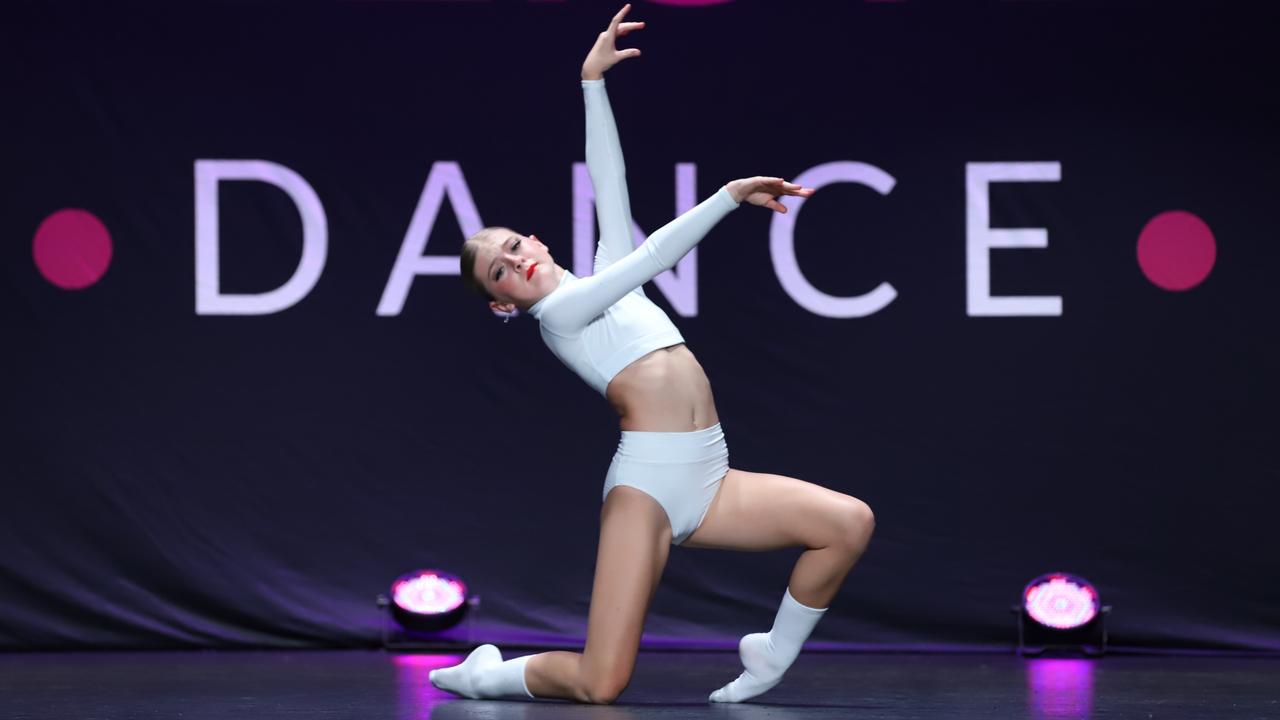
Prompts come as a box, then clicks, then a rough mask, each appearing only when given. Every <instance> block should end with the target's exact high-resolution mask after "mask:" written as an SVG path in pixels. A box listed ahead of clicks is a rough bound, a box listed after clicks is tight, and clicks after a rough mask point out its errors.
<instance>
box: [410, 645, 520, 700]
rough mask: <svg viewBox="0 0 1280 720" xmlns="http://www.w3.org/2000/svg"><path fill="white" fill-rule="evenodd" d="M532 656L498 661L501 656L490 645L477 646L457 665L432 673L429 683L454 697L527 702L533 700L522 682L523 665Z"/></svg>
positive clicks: (429, 676) (428, 676)
mask: <svg viewBox="0 0 1280 720" xmlns="http://www.w3.org/2000/svg"><path fill="white" fill-rule="evenodd" d="M531 657H533V656H532V655H524V656H522V657H518V658H515V659H514V660H508V661H506V662H503V661H502V653H501V652H499V651H498V648H496V647H494V646H493V645H481V646H480V647H478V648H476V649H475V650H472V651H471V654H470V655H468V656H467V659H466V660H463V661H462V664H460V665H454V666H453V667H451V668H440V669H439V670H432V671H431V673H430V674H428V675H427V678H428V679H429V680H431V684H432V685H434V686H436V687H437V688H439V689H441V690H444V691H446V692H451V693H453V694H454V695H461V696H463V697H469V698H472V699H473V700H481V699H485V700H488V699H509V700H527V699H529V698H531V697H533V693H531V692H529V686H528V685H526V684H525V682H524V666H525V665H527V664H528V662H529V658H531Z"/></svg>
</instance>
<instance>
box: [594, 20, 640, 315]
mask: <svg viewBox="0 0 1280 720" xmlns="http://www.w3.org/2000/svg"><path fill="white" fill-rule="evenodd" d="M630 8H631V6H630V5H627V6H625V7H623V8H622V10H621V11H619V12H618V14H617V15H615V16H614V17H613V20H612V21H610V23H609V27H608V28H607V29H606V30H605V31H604V32H602V33H600V35H599V37H597V38H596V44H595V46H593V47H592V48H591V52H589V53H588V54H587V58H586V60H584V61H583V63H582V94H583V98H582V99H583V103H584V105H585V106H586V131H587V132H586V134H587V150H586V155H587V172H588V173H589V174H590V175H591V185H592V187H594V188H595V196H596V218H597V219H598V221H599V226H600V242H599V245H598V246H597V247H596V257H595V264H594V268H593V271H594V272H600V271H601V270H602V269H604V268H605V267H608V266H609V265H611V264H613V263H614V262H615V261H617V260H619V259H621V258H623V257H625V256H626V255H628V254H629V253H630V252H631V250H632V248H633V247H634V246H633V245H632V242H631V202H630V199H629V197H628V195H627V178H626V172H627V170H626V164H625V163H624V162H623V159H622V144H621V143H620V142H619V141H618V126H617V124H616V123H615V122H614V119H613V109H612V108H611V107H610V105H609V95H608V93H607V92H606V91H605V87H604V72H605V71H606V70H608V69H609V68H610V67H612V66H613V65H614V64H615V63H617V62H620V61H621V60H625V59H626V58H629V57H635V56H636V55H639V54H640V51H639V50H637V49H635V48H629V49H627V50H622V51H619V50H618V49H617V48H616V46H615V41H616V39H617V38H619V37H623V36H625V35H627V34H628V33H630V32H631V31H632V30H639V29H641V28H643V27H644V23H642V22H622V18H624V17H626V14H627V11H628V10H629V9H630ZM635 292H636V293H638V294H640V295H644V290H643V289H641V288H640V287H636V288H635Z"/></svg>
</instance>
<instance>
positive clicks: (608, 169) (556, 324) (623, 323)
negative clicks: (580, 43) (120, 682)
mask: <svg viewBox="0 0 1280 720" xmlns="http://www.w3.org/2000/svg"><path fill="white" fill-rule="evenodd" d="M582 92H583V99H584V102H585V103H586V111H587V171H588V173H590V175H591V184H592V185H593V186H594V187H595V192H596V217H597V219H598V220H599V224H600V243H599V245H598V246H597V248H596V256H595V265H594V268H593V273H594V274H592V275H591V276H590V277H585V278H579V277H577V276H575V275H574V274H573V273H571V272H569V271H568V270H565V272H564V275H563V276H562V277H561V278H560V284H559V285H557V286H556V289H554V290H552V291H551V292H550V293H548V294H547V295H546V296H545V297H543V298H542V299H541V300H539V301H538V302H536V303H534V304H533V305H532V306H531V307H530V308H529V313H530V314H531V315H533V316H534V317H535V318H537V319H538V322H539V323H540V325H541V332H542V339H543V341H544V342H546V343H547V347H549V348H551V352H552V353H554V354H555V356H556V357H558V358H560V361H561V362H563V363H564V364H565V365H567V366H569V369H570V370H573V371H574V372H575V373H577V374H578V375H579V376H580V377H581V378H582V379H583V380H585V381H587V384H588V385H590V386H591V387H593V388H595V389H596V391H598V392H599V393H600V394H601V395H603V394H604V393H605V390H606V388H608V386H609V381H610V380H612V379H613V376H615V375H617V374H618V373H619V372H621V371H622V369H623V368H625V367H626V366H628V365H630V364H631V363H632V362H634V361H636V360H637V359H639V358H640V357H642V356H644V355H646V354H648V353H650V352H652V351H654V350H657V349H659V348H664V347H669V346H671V345H676V344H678V343H682V342H684V337H683V336H682V335H681V334H680V331H679V330H677V329H676V326H675V325H674V324H672V322H671V319H670V318H668V317H667V314H666V313H664V312H663V311H662V309H661V308H659V307H658V306H657V305H654V304H653V301H651V300H650V299H649V298H648V297H646V296H645V294H644V290H643V288H642V287H641V286H642V285H643V284H644V283H645V282H647V281H649V280H651V279H653V278H654V277H655V276H656V275H658V273H661V272H662V271H663V270H668V269H670V268H672V267H674V266H675V264H676V263H677V262H679V260H680V258H682V257H684V255H685V253H687V252H689V251H690V250H691V249H693V247H694V246H695V245H697V244H698V241H700V240H701V239H702V238H703V236H705V235H706V234H707V233H708V232H709V231H710V230H711V228H713V227H715V224H716V223H718V222H720V220H721V218H723V217H724V216H725V215H728V214H729V212H730V211H731V210H733V209H734V208H736V207H738V203H737V202H736V201H735V200H734V199H733V196H732V195H730V194H729V191H728V190H726V189H725V188H723V187H722V188H720V190H719V192H717V193H716V194H714V195H712V196H711V197H709V198H707V199H706V200H704V201H702V203H700V204H699V205H697V206H696V207H694V208H692V209H690V210H689V211H688V212H686V213H684V214H683V215H681V216H680V217H678V218H676V219H675V220H672V221H671V222H669V223H667V224H666V225H664V226H662V228H661V229H659V230H658V231H657V232H654V233H653V234H652V235H650V236H649V239H648V240H646V241H645V242H644V243H643V244H642V245H641V246H640V247H638V248H634V249H633V248H632V245H631V207H630V201H629V200H628V198H627V180H626V168H625V167H624V166H623V162H622V146H621V144H620V143H619V142H618V128H617V125H616V124H615V123H614V120H613V110H612V109H611V108H610V107H609V96H608V95H607V94H606V93H605V89H604V80H603V79H600V80H583V81H582Z"/></svg>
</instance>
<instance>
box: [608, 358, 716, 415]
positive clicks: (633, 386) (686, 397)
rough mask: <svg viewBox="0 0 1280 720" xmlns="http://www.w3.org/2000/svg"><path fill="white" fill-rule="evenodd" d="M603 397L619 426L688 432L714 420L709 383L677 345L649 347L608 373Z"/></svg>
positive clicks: (703, 373) (704, 374)
mask: <svg viewBox="0 0 1280 720" xmlns="http://www.w3.org/2000/svg"><path fill="white" fill-rule="evenodd" d="M605 397H606V398H608V399H609V402H611V403H613V407H614V409H615V410H617V411H618V415H619V416H620V419H619V421H618V424H619V426H620V427H621V428H622V429H623V430H638V431H644V432H692V431H694V430H701V429H703V428H708V427H711V426H712V425H715V424H716V423H717V422H719V421H720V418H719V416H718V415H716V403H715V398H713V397H712V395H711V382H710V381H709V380H707V374H706V373H705V372H703V370H702V366H701V365H699V364H698V360H697V359H696V358H694V357H693V353H692V352H690V350H689V348H687V347H685V346H684V344H683V343H681V344H679V345H672V346H670V347H665V348H661V349H659V350H654V351H653V352H651V353H649V354H648V355H645V356H643V357H641V358H640V359H639V360H636V361H635V362H633V363H631V364H630V365H628V366H626V367H625V368H623V369H622V372H620V373H618V374H617V375H615V376H613V379H612V380H610V381H609V387H607V388H605Z"/></svg>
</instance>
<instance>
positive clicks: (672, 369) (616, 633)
mask: <svg viewBox="0 0 1280 720" xmlns="http://www.w3.org/2000/svg"><path fill="white" fill-rule="evenodd" d="M629 9H630V5H627V6H624V7H623V8H622V10H621V11H620V12H618V14H617V15H615V16H614V18H613V20H612V21H611V22H610V23H609V27H608V29H607V30H606V31H605V32H602V33H600V36H599V37H598V39H597V40H596V43H595V46H594V47H592V49H591V52H590V53H589V54H588V55H587V59H586V61H585V62H583V65H582V88H583V93H584V95H585V102H586V114H587V149H586V154H587V168H588V170H589V172H590V175H591V182H592V184H593V185H594V186H595V191H596V207H597V217H598V220H599V224H600V243H599V246H598V249H597V251H596V256H595V272H594V274H593V275H591V276H590V277H586V278H578V277H575V276H574V275H573V274H572V273H570V272H569V271H568V270H566V269H564V268H562V267H560V266H559V265H557V264H556V263H555V261H554V260H553V259H552V257H551V254H550V253H549V252H548V251H547V246H546V245H543V244H542V242H541V241H539V240H538V238H537V237H536V236H534V235H528V236H525V235H521V234H519V233H517V232H515V231H513V230H510V229H508V228H500V227H492V228H486V229H484V230H482V231H481V232H479V233H477V234H476V235H475V236H473V237H471V238H470V239H468V240H467V242H466V243H465V244H464V246H463V250H462V277H463V279H464V280H465V281H467V282H468V284H470V285H472V286H473V287H475V288H476V289H478V290H480V291H481V292H482V293H483V294H484V295H486V296H487V297H488V298H489V306H490V307H491V308H492V309H493V310H494V311H495V312H498V313H506V314H509V313H513V312H516V310H517V308H519V309H520V310H526V311H528V312H529V313H530V314H532V315H533V316H534V317H536V318H537V319H538V321H539V323H540V326H541V334H542V337H543V339H544V340H545V341H546V343H547V345H548V346H549V347H550V348H551V351H552V352H553V353H555V354H556V356H557V357H559V358H560V360H561V361H563V362H564V363H565V364H566V365H568V366H569V368H570V369H572V370H573V371H574V372H576V373H578V375H580V376H581V377H582V379H583V380H585V381H586V382H587V383H588V384H589V385H591V386H592V387H594V388H595V389H596V390H598V391H599V392H600V393H602V394H603V395H604V396H605V397H606V398H607V399H608V400H609V402H611V403H612V404H613V406H614V407H615V408H616V409H617V411H618V414H619V415H620V416H621V421H620V426H621V431H622V439H621V440H620V442H619V443H618V450H617V453H616V454H615V455H614V458H613V463H612V464H611V465H610V466H609V472H608V474H607V475H606V477H605V484H604V507H603V510H602V511H601V514H600V545H599V550H598V555H597V559H596V575H595V580H594V583H593V585H592V593H591V608H590V612H589V615H588V621H587V644H586V648H585V649H584V651H583V652H582V653H581V654H579V653H572V652H547V653H541V654H538V655H526V656H523V657H518V658H515V659H513V660H507V661H505V662H504V661H503V659H502V656H501V654H500V653H499V652H498V649H497V648H496V647H494V646H493V645H482V646H480V647H479V648H477V649H476V650H475V651H473V652H472V653H471V655H469V656H468V657H467V659H466V660H465V661H464V662H463V663H462V664H460V665H457V666H455V667H452V668H446V669H440V670H434V671H432V673H431V682H432V684H433V685H435V686H436V687H437V688H440V689H442V690H447V691H449V692H452V693H455V694H458V695H463V696H465V697H470V698H513V699H514V698H520V699H526V698H532V697H538V698H564V699H568V700H576V701H579V702H587V703H611V702H613V700H614V699H615V698H617V697H618V695H619V693H621V692H622V690H623V689H624V688H625V687H626V686H627V683H628V682H629V681H630V679H631V672H632V669H633V668H634V666H635V660H636V653H637V651H638V650H639V645H640V635H641V630H642V629H643V625H644V617H645V613H646V612H647V610H648V606H649V602H650V600H651V599H652V597H653V593H654V591H655V589H656V588H657V584H658V580H659V578H660V577H661V575H662V570H663V568H664V567H665V565H666V561H667V553H668V551H669V549H670V546H671V545H673V544H674V545H684V546H687V547H701V548H722V549H732V550H755V551H759V550H773V549H778V548H784V547H794V546H797V545H799V546H803V547H805V548H807V550H806V551H805V552H804V554H803V555H801V556H800V560H799V561H798V562H797V563H796V566H795V570H794V571H793V572H792V573H791V579H790V584H789V587H788V588H787V591H786V593H785V594H784V595H783V599H782V607H781V608H779V610H778V614H777V617H776V618H775V619H774V623H773V628H772V629H771V630H770V631H769V632H767V633H754V634H751V635H747V636H745V637H743V638H742V641H741V642H740V643H739V646H738V647H739V655H740V657H741V659H742V664H743V666H744V669H743V672H742V673H741V675H740V676H739V677H738V678H737V679H736V680H734V681H732V682H730V683H729V684H727V685H725V686H724V687H722V688H720V689H719V690H716V691H715V692H713V693H711V697H710V699H711V701H713V702H741V701H743V700H746V699H748V698H751V697H754V696H756V695H759V694H760V693H763V692H765V691H766V690H768V689H770V688H772V687H773V686H774V685H777V684H778V682H779V681H780V680H781V679H782V675H783V673H784V672H785V671H786V670H787V668H788V667H790V666H791V663H792V662H793V661H794V660H795V658H796V656H797V655H798V654H799V652H800V646H801V644H803V643H804V641H805V639H806V638H808V636H809V633H810V632H811V631H812V630H813V627H814V625H815V624H816V623H817V621H818V619H819V618H820V617H821V616H822V614H823V613H824V612H825V611H826V607H827V605H828V604H829V603H830V601H831V598H832V597H833V596H834V595H835V593H836V590H837V589H838V588H839V587H840V584H841V582H842V581H843V580H844V577H845V575H846V574H847V573H848V572H849V570H850V568H852V567H853V564H854V563H855V562H856V561H857V559H858V557H859V556H860V555H861V554H862V551H863V550H864V549H865V548H866V546H867V542H868V541H869V540H870V537H871V531H872V527H873V524H874V522H873V518H872V515H871V510H870V508H868V507H867V505H866V503H864V502H862V501H861V500H857V499H855V498H852V497H850V496H848V495H842V494H840V493H837V492H834V491H831V490H827V489H825V488H822V487H819V486H817V485H812V484H810V483H806V482H802V481H800V480H796V479H793V478H789V477H783V476H781V475H765V474H760V473H751V472H746V471H743V470H737V469H732V468H729V465H728V456H729V451H728V448H727V446H726V444H725V440H724V433H723V432H722V431H721V428H720V423H719V422H718V417H717V415H716V407H715V402H714V400H713V399H712V395H711V386H710V384H709V383H708V381H707V376H706V374H705V373H704V372H703V370H702V366H701V365H699V364H698V361H697V360H696V359H694V356H693V353H691V352H690V351H689V349H688V348H687V347H686V346H685V344H684V338H682V337H681V335H680V332H679V331H678V330H676V328H675V326H674V325H673V324H672V323H671V320H670V319H668V318H667V316H666V314H665V313H663V312H662V310H660V309H659V308H658V306H656V305H654V304H653V303H652V302H651V301H650V300H649V299H648V298H647V297H646V296H645V294H644V291H643V290H642V289H641V285H643V284H644V283H645V282H646V281H648V280H650V279H652V278H653V277H654V276H656V275H657V274H658V273H660V272H662V271H663V270H666V269H669V268H671V267H673V266H674V265H675V264H676V262H677V261H678V260H679V259H680V258H681V257H683V256H684V254H685V253H687V252H688V251H689V250H690V249H691V248H693V246H694V245H696V244H697V243H698V241H699V240H701V239H702V237H703V236H704V235H705V234H706V233H707V232H708V231H710V230H711V228H712V227H713V226H714V225H715V224H716V223H717V222H719V220H720V219H721V218H722V217H724V216H725V215H727V214H728V213H729V212H730V211H731V210H733V209H734V208H736V207H737V206H738V204H739V203H740V202H742V201H743V200H745V201H747V202H749V203H751V204H753V205H761V206H764V207H767V208H770V209H771V210H773V211H775V212H786V211H787V209H786V207H785V206H784V205H782V204H781V203H779V202H778V200H777V198H778V197H779V196H782V195H794V196H800V197H808V196H810V195H812V194H813V190H811V189H807V188H801V187H799V186H798V185H795V184H793V183H789V182H785V181H783V180H782V179H781V178H774V177H753V178H744V179H740V180H734V181H732V182H729V183H728V184H726V185H725V186H724V187H722V188H721V189H720V190H719V192H717V193H716V194H715V195H713V196H711V197H710V198H708V199H707V200H705V201H703V202H702V203H701V204H700V205H698V206H697V207H695V208H693V209H692V210H689V211H688V212H686V213H684V214H683V215H681V216H680V217H678V218H676V219H675V220H674V221H672V222H671V223H669V224H667V225H666V226H664V227H663V228H662V229H660V230H658V231H657V232H655V233H653V235H652V236H650V237H649V239H648V240H647V241H646V242H645V243H644V244H643V245H641V246H640V247H639V248H638V249H634V250H633V249H632V247H631V212H630V207H629V205H628V198H627V187H626V180H625V178H624V171H623V162H622V150H621V148H620V146H619V143H618V135H617V128H616V126H615V125H614V121H613V114H612V110H611V109H610V107H609V99H608V96H607V95H606V94H605V88H604V78H603V73H604V72H605V71H606V70H608V69H609V68H610V67H612V66H613V65H614V64H615V63H617V62H619V61H621V60H624V59H626V58H631V57H636V56H638V55H639V54H640V51H639V50H636V49H634V48H632V49H626V50H621V51H619V50H617V49H616V47H615V38H617V37H620V36H624V35H627V34H629V33H630V32H632V31H635V30H639V29H641V28H643V27H644V23H642V22H622V20H623V18H624V17H626V14H627V11H628V10H629Z"/></svg>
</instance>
